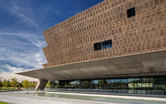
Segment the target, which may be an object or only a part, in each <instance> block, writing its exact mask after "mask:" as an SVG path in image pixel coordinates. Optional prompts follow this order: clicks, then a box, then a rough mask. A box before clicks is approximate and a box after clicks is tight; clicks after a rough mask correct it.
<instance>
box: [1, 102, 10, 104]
mask: <svg viewBox="0 0 166 104" xmlns="http://www.w3.org/2000/svg"><path fill="white" fill-rule="evenodd" d="M0 104H9V103H5V102H0Z"/></svg>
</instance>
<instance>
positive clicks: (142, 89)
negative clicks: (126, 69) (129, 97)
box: [51, 76, 166, 95]
mask: <svg viewBox="0 0 166 104" xmlns="http://www.w3.org/2000/svg"><path fill="white" fill-rule="evenodd" d="M57 82H58V83H57ZM51 83H52V84H53V83H56V87H58V88H59V89H61V90H66V91H88V92H89V91H91V92H107V93H129V94H152V95H166V77H165V76H160V77H141V78H123V79H93V80H92V79H86V80H72V81H69V80H68V81H55V82H54V81H51ZM57 90H58V89H57Z"/></svg>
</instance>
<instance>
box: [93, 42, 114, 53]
mask: <svg viewBox="0 0 166 104" xmlns="http://www.w3.org/2000/svg"><path fill="white" fill-rule="evenodd" d="M111 47H112V40H111V39H110V40H106V41H103V42H99V43H95V44H94V50H95V51H96V50H101V49H105V48H111Z"/></svg>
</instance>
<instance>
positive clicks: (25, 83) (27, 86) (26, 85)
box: [22, 80, 30, 88]
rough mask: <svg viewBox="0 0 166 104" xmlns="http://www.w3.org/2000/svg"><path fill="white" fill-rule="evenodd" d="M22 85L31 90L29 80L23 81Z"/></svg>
mask: <svg viewBox="0 0 166 104" xmlns="http://www.w3.org/2000/svg"><path fill="white" fill-rule="evenodd" d="M22 85H23V87H24V88H29V87H30V82H29V81H28V80H23V82H22Z"/></svg>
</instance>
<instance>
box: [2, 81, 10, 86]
mask: <svg viewBox="0 0 166 104" xmlns="http://www.w3.org/2000/svg"><path fill="white" fill-rule="evenodd" d="M2 85H3V87H10V83H9V81H7V80H4V81H3V82H2Z"/></svg>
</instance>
